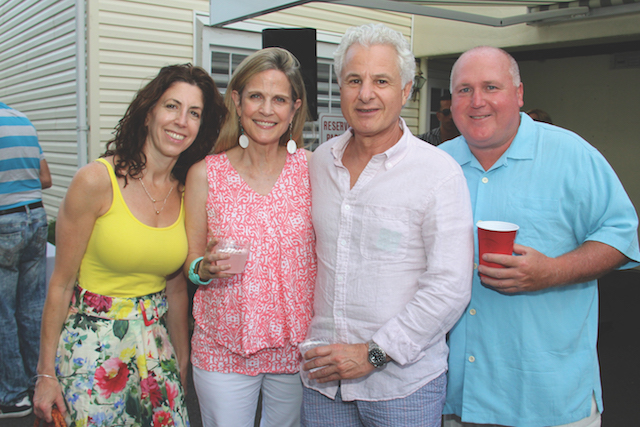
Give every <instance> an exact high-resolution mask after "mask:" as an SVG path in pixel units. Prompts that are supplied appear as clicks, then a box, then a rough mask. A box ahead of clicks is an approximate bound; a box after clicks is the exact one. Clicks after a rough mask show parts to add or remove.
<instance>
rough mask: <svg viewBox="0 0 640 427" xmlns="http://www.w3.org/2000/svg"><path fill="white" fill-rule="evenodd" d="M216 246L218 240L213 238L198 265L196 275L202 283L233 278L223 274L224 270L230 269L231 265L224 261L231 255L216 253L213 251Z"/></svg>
mask: <svg viewBox="0 0 640 427" xmlns="http://www.w3.org/2000/svg"><path fill="white" fill-rule="evenodd" d="M217 244H218V239H216V238H215V237H212V238H211V240H209V242H208V243H207V247H206V248H205V252H204V256H203V257H202V261H200V265H199V266H198V271H197V273H198V276H200V279H202V280H203V281H207V280H209V279H225V278H228V277H233V276H234V275H233V274H229V273H225V270H228V269H230V268H231V265H229V264H227V263H225V262H224V260H227V259H229V258H230V257H231V255H229V254H223V253H220V252H217V251H216V249H215V246H216V245H217Z"/></svg>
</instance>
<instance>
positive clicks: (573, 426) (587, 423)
mask: <svg viewBox="0 0 640 427" xmlns="http://www.w3.org/2000/svg"><path fill="white" fill-rule="evenodd" d="M601 423H602V416H601V415H600V412H598V404H597V403H596V398H595V397H592V399H591V415H589V416H588V417H587V418H583V419H581V420H578V421H576V422H573V423H569V424H562V425H561V426H555V427H600V425H601ZM476 426H477V427H504V426H499V425H497V424H473V423H463V422H460V417H459V416H457V415H444V416H443V421H442V427H476Z"/></svg>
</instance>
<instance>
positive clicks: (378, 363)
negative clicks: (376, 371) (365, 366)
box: [367, 341, 387, 368]
mask: <svg viewBox="0 0 640 427" xmlns="http://www.w3.org/2000/svg"><path fill="white" fill-rule="evenodd" d="M367 344H369V357H368V359H369V363H371V364H372V365H373V366H374V367H375V368H381V367H383V366H384V365H386V364H387V353H385V352H384V350H383V349H381V348H380V346H379V345H378V344H376V343H375V342H373V341H369V342H368V343H367Z"/></svg>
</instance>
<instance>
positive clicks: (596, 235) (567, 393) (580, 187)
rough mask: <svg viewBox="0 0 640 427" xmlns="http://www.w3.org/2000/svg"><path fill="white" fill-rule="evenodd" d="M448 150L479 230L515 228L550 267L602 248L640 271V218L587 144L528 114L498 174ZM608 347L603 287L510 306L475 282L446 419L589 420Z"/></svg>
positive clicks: (454, 334) (461, 147) (522, 297)
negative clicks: (601, 354) (586, 246)
mask: <svg viewBox="0 0 640 427" xmlns="http://www.w3.org/2000/svg"><path fill="white" fill-rule="evenodd" d="M440 148H442V149H443V150H444V151H446V152H448V153H449V154H451V155H452V156H453V157H454V159H456V160H457V161H458V163H459V164H460V165H461V166H462V170H463V171H464V174H465V176H466V178H467V184H468V186H469V192H470V195H471V204H472V207H473V216H474V223H476V222H477V221H480V220H499V221H508V222H513V223H516V224H518V225H519V226H520V230H519V231H518V235H517V237H516V243H519V244H521V245H525V246H529V247H532V248H534V249H536V250H538V251H540V252H542V253H543V254H545V255H547V256H549V257H557V256H559V255H562V254H564V253H566V252H569V251H571V250H573V249H576V248H577V247H578V246H580V245H581V244H582V243H584V242H585V241H597V242H602V243H605V244H607V245H610V246H612V247H614V248H616V249H617V250H619V251H620V252H622V253H623V254H624V255H626V256H627V257H629V258H630V259H632V260H634V261H639V260H640V253H639V251H638V238H637V227H638V218H637V215H636V211H635V209H634V207H633V205H632V204H631V201H630V200H629V197H628V196H627V194H626V193H625V191H624V188H623V187H622V185H621V183H620V181H619V180H618V177H617V176H616V174H615V172H614V171H613V169H612V168H611V166H610V165H609V164H608V163H607V161H606V160H605V159H604V157H603V156H602V155H601V154H600V153H599V152H598V151H597V150H596V149H595V148H593V147H592V146H591V145H589V144H588V143H587V142H586V141H584V140H583V139H582V138H580V137H579V136H578V135H576V134H574V133H572V132H570V131H567V130H565V129H561V128H559V127H556V126H552V125H547V124H544V123H539V122H534V121H533V120H532V119H531V118H530V117H529V116H527V115H526V114H524V113H521V123H520V128H519V130H518V134H517V135H516V137H515V139H514V141H513V142H512V144H511V146H510V147H509V148H508V149H507V151H506V152H505V153H504V154H503V155H502V157H501V158H500V159H499V160H498V161H497V162H496V163H495V164H494V165H493V166H492V167H491V168H490V169H489V170H488V171H485V170H484V169H483V168H482V166H481V165H480V163H479V162H478V160H477V159H476V158H475V157H474V156H473V154H472V153H471V151H470V150H469V148H468V146H467V143H466V141H465V140H464V138H463V137H459V138H456V139H454V140H452V141H448V142H446V143H444V144H442V145H441V146H440ZM475 235H476V242H475V245H476V246H475V247H476V250H475V262H476V263H477V262H478V250H477V233H476V234H475ZM634 265H637V264H636V263H629V264H627V265H626V266H625V267H632V266H634ZM597 336H598V288H597V283H596V281H595V280H594V281H590V282H586V283H580V284H576V285H570V286H563V287H558V288H550V289H545V290H541V291H537V292H532V293H522V294H516V295H506V294H501V293H498V292H496V291H494V290H491V289H489V288H487V287H485V286H484V285H482V284H481V283H480V278H479V276H478V274H474V278H473V289H472V296H471V302H470V303H469V307H468V308H467V310H466V312H465V314H463V316H462V317H461V319H460V320H459V321H458V323H457V324H456V326H455V327H454V328H453V329H452V331H451V334H450V339H449V345H450V356H449V384H448V394H447V403H446V405H445V413H455V414H457V415H459V416H461V418H462V420H463V421H467V422H473V423H480V424H500V425H509V426H519V427H529V426H530V427H534V426H535V427H539V426H548V425H560V424H566V423H569V422H574V421H577V420H579V419H582V418H585V417H587V416H589V414H590V409H591V402H592V395H594V394H595V398H596V401H597V403H598V408H599V410H600V411H602V409H603V408H602V392H601V386H600V371H599V367H598V356H597V351H596V341H597Z"/></svg>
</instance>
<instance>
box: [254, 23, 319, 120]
mask: <svg viewBox="0 0 640 427" xmlns="http://www.w3.org/2000/svg"><path fill="white" fill-rule="evenodd" d="M262 47H263V48H265V47H281V48H283V49H287V50H288V51H289V52H291V53H292V54H293V56H295V57H296V58H297V59H298V61H299V62H300V71H301V73H302V78H303V79H304V87H305V89H306V91H307V105H308V106H309V114H310V115H311V118H312V120H314V121H315V120H318V61H317V57H318V53H317V48H316V30H315V28H291V29H289V28H286V29H283V28H269V29H266V30H262Z"/></svg>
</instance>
